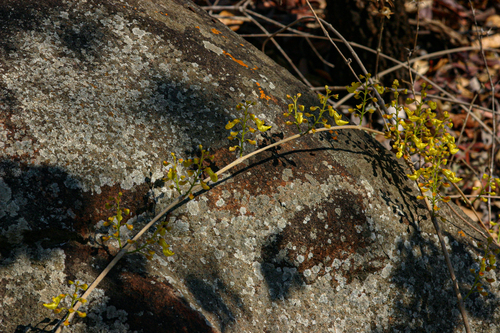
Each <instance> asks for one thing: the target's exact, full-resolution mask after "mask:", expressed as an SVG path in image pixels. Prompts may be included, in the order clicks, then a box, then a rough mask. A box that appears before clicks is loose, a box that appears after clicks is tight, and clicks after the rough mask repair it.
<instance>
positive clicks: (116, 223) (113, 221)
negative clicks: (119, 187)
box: [102, 192, 134, 249]
mask: <svg viewBox="0 0 500 333" xmlns="http://www.w3.org/2000/svg"><path fill="white" fill-rule="evenodd" d="M121 197H122V192H119V193H118V195H117V196H116V197H109V198H108V200H110V201H109V202H108V203H106V205H105V206H104V207H105V208H106V209H115V215H113V216H111V217H109V218H108V220H107V221H106V222H104V226H105V227H109V226H111V227H112V228H113V229H114V230H115V232H114V233H113V234H111V235H109V236H103V237H102V241H103V242H105V241H108V240H109V239H110V238H114V239H116V240H117V241H118V246H119V248H120V249H122V248H123V246H124V244H122V237H121V227H122V226H125V227H126V228H127V229H128V230H132V229H134V226H133V225H132V224H127V223H125V222H124V221H123V216H124V215H125V216H126V215H130V209H128V208H122V207H120V202H121Z"/></svg>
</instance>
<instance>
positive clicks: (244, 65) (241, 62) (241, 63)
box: [222, 51, 248, 68]
mask: <svg viewBox="0 0 500 333" xmlns="http://www.w3.org/2000/svg"><path fill="white" fill-rule="evenodd" d="M222 52H224V54H225V55H228V56H229V57H231V59H233V60H234V61H235V62H237V63H238V64H240V65H241V66H243V67H246V68H248V65H247V64H245V63H244V62H243V61H241V60H238V59H236V58H235V57H233V56H232V55H231V54H229V53H227V52H226V51H222Z"/></svg>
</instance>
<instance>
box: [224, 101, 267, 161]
mask: <svg viewBox="0 0 500 333" xmlns="http://www.w3.org/2000/svg"><path fill="white" fill-rule="evenodd" d="M254 105H255V102H250V101H245V104H242V103H239V104H238V105H236V110H238V111H240V110H243V111H244V112H243V118H236V119H234V120H230V121H229V122H228V123H227V125H226V129H227V130H232V129H233V128H234V126H236V124H240V125H241V130H240V131H234V130H232V131H231V133H230V136H229V137H228V139H229V140H238V141H239V144H238V145H236V146H232V147H229V151H236V149H239V150H240V157H242V156H243V148H244V147H243V145H244V143H245V142H247V143H249V144H251V145H254V146H255V145H256V144H257V141H255V140H252V139H248V138H245V136H246V135H247V134H248V133H255V132H256V129H255V128H253V127H251V126H250V125H249V124H248V123H249V120H252V121H253V122H254V123H255V126H256V127H257V129H258V130H259V131H260V132H265V131H267V130H269V129H270V128H271V126H267V125H265V124H264V121H262V120H260V119H259V118H257V117H256V116H255V115H254V114H253V113H250V112H248V110H249V109H250V108H251V107H252V106H254Z"/></svg>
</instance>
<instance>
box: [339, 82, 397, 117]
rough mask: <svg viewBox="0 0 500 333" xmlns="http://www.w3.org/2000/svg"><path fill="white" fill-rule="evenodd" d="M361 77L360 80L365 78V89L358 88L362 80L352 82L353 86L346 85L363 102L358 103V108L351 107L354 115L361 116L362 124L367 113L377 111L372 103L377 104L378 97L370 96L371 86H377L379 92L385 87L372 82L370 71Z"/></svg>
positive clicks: (350, 110)
mask: <svg viewBox="0 0 500 333" xmlns="http://www.w3.org/2000/svg"><path fill="white" fill-rule="evenodd" d="M359 78H360V80H365V82H364V84H363V90H358V89H359V87H361V85H362V83H361V81H357V82H353V83H351V86H350V87H346V89H347V91H348V92H349V93H351V94H354V98H355V99H359V100H361V103H360V104H358V105H356V108H350V109H349V113H354V117H359V118H360V120H359V124H360V125H361V124H362V123H363V117H364V116H365V115H366V114H367V113H373V112H375V107H373V105H371V104H372V103H373V104H376V103H377V102H378V99H377V98H375V97H371V96H370V92H371V88H375V89H376V90H377V91H378V93H379V94H382V93H383V92H384V88H383V87H382V86H380V85H379V84H370V78H371V74H369V73H368V74H367V75H366V76H365V75H360V76H359ZM396 92H397V90H396ZM396 98H397V97H396Z"/></svg>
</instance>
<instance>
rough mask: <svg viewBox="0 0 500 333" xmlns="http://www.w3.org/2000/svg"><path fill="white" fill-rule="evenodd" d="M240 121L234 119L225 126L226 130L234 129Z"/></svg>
mask: <svg viewBox="0 0 500 333" xmlns="http://www.w3.org/2000/svg"><path fill="white" fill-rule="evenodd" d="M239 122H240V120H239V119H235V120H233V121H229V122H228V123H227V125H226V129H231V128H233V127H234V125H236V124H237V123H239Z"/></svg>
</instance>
